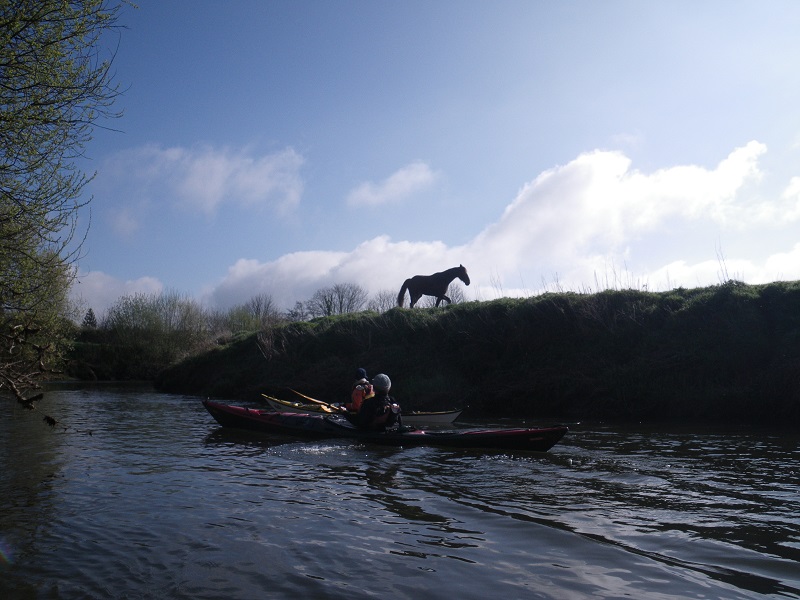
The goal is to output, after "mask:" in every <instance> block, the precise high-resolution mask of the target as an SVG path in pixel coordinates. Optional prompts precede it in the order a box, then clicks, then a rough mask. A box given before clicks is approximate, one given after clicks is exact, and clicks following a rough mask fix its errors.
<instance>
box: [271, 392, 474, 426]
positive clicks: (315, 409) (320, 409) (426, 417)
mask: <svg viewBox="0 0 800 600" xmlns="http://www.w3.org/2000/svg"><path fill="white" fill-rule="evenodd" d="M261 395H262V396H263V397H264V399H265V400H266V401H267V403H268V404H269V405H270V407H271V408H272V409H273V410H276V411H278V412H290V413H304V414H307V415H329V414H339V413H340V411H338V410H337V409H336V408H332V407H331V405H330V404H328V403H322V402H321V401H320V404H310V403H306V402H292V401H291V400H281V399H280V398H273V397H272V396H267V395H266V394H261ZM461 412H462V411H460V410H447V411H431V412H426V411H412V412H404V413H402V417H403V424H404V425H416V426H419V425H449V424H450V423H452V422H453V421H455V420H456V419H457V418H458V417H459V415H461Z"/></svg>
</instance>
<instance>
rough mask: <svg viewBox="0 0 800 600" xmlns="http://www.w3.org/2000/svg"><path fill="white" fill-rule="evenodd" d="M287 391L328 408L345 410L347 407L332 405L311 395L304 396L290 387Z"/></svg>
mask: <svg viewBox="0 0 800 600" xmlns="http://www.w3.org/2000/svg"><path fill="white" fill-rule="evenodd" d="M289 391H292V392H294V393H295V394H297V395H298V396H300V397H301V398H305V399H306V400H310V401H311V402H315V403H317V404H321V405H322V406H327V407H328V408H332V409H334V410H338V411H339V412H347V409H346V408H344V407H342V406H334V405H333V404H331V403H330V402H325V401H323V400H317V399H316V398H312V397H311V396H306V395H305V394H301V393H300V392H298V391H297V390H293V389H292V388H289Z"/></svg>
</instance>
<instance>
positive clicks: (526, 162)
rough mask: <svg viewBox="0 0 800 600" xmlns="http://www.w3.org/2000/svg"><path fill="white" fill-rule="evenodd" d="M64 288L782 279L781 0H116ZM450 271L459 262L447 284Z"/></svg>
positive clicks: (796, 42)
mask: <svg viewBox="0 0 800 600" xmlns="http://www.w3.org/2000/svg"><path fill="white" fill-rule="evenodd" d="M118 24H119V25H120V26H121V27H120V28H119V29H116V30H114V31H112V32H109V35H108V36H106V38H105V40H104V43H105V44H106V46H107V48H108V49H109V51H111V50H113V51H114V52H115V58H114V72H115V80H116V82H118V83H119V84H120V87H121V89H122V90H123V92H124V93H123V94H122V95H121V97H120V98H119V99H118V101H117V103H116V105H115V108H116V109H119V110H121V111H123V116H122V117H121V118H119V119H115V120H113V121H104V122H102V123H101V124H100V125H101V126H100V127H97V128H96V129H95V131H94V139H93V140H92V141H91V143H90V144H89V145H88V146H87V148H86V151H85V154H86V159H85V165H82V167H83V168H85V169H86V170H87V171H88V172H90V173H94V172H96V176H95V179H94V180H93V181H92V182H91V184H90V185H89V186H88V187H87V189H86V190H85V193H86V197H87V198H89V197H91V202H90V205H89V207H90V209H87V210H84V211H83V212H82V213H81V216H80V225H81V226H82V227H83V230H84V231H85V232H86V239H85V242H84V246H83V251H82V257H81V259H80V260H79V262H78V265H77V266H78V282H77V283H76V284H75V286H74V288H73V297H74V298H75V299H76V301H78V302H79V303H80V304H81V306H84V307H86V308H92V309H93V310H94V312H95V313H96V314H97V315H98V317H100V316H101V315H103V314H105V312H106V311H107V309H108V308H109V307H110V306H112V305H113V304H114V303H115V302H116V301H118V300H119V299H120V298H121V297H123V296H127V295H132V294H137V293H144V294H158V293H160V292H165V291H170V292H178V293H180V294H181V295H184V296H186V297H190V298H194V299H196V300H197V301H199V302H201V303H202V304H203V305H204V306H207V307H208V308H210V309H214V310H217V309H218V310H226V309H228V308H230V307H233V306H236V305H240V304H244V303H246V302H247V301H248V300H249V299H250V298H252V297H253V296H256V295H261V294H268V295H270V296H271V297H272V298H273V301H274V302H275V303H276V305H277V306H278V307H280V308H284V309H289V308H292V307H293V306H294V305H295V303H296V302H298V301H305V300H307V299H309V298H310V297H311V296H312V295H313V293H314V292H315V291H316V290H318V289H321V288H326V287H330V286H332V285H334V284H337V283H354V284H357V285H359V286H361V287H362V288H364V289H365V290H366V291H367V292H368V293H369V294H377V293H379V292H385V291H391V292H393V293H396V292H397V291H399V289H400V286H401V285H402V283H403V281H404V280H405V279H406V278H408V277H411V276H412V275H417V274H430V273H434V272H438V271H443V270H445V269H448V268H450V267H454V266H458V265H459V264H463V265H464V266H465V267H466V268H467V269H468V271H469V274H470V278H471V285H470V286H469V287H464V286H463V285H462V291H463V292H464V297H465V298H466V299H467V300H482V301H485V300H491V299H494V298H497V297H500V296H523V297H524V296H532V295H536V294H540V293H543V292H547V291H565V290H572V291H578V292H592V291H597V290H600V289H605V288H613V289H622V288H634V289H640V290H643V289H648V290H651V291H666V290H670V289H673V288H676V287H686V288H693V287H700V286H707V285H716V284H719V283H722V282H724V281H726V280H728V279H736V280H739V281H744V282H746V283H753V284H755V283H766V282H771V281H781V280H798V279H800V235H799V234H800V228H799V227H798V225H799V224H800V223H799V221H800V108H799V107H800V63H798V60H797V57H798V56H800V35H798V34H797V32H798V31H800V3H798V2H796V1H795V0H786V1H780V0H766V1H764V2H752V1H747V2H744V1H738V0H720V1H716V0H708V1H696V0H691V1H687V0H672V1H670V2H641V1H623V0H607V1H604V2H597V1H594V0H564V1H555V0H552V1H543V0H521V1H516V0H496V1H492V2H486V1H485V0H449V1H448V0H437V1H433V2H431V1H430V0H423V1H418V0H404V1H402V2H393V1H389V0H369V1H368V0H358V1H356V0H337V1H328V0H319V1H312V0H296V1H291V2H290V1H288V0H230V1H228V2H218V1H211V0H191V1H190V0H137V1H136V6H132V5H129V4H125V5H123V7H122V10H121V12H120V16H119V23H118ZM459 285H461V284H460V283H459Z"/></svg>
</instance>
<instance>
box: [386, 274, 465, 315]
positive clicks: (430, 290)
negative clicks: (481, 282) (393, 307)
mask: <svg viewBox="0 0 800 600" xmlns="http://www.w3.org/2000/svg"><path fill="white" fill-rule="evenodd" d="M456 277H458V278H459V279H460V280H461V281H463V282H464V283H465V284H466V285H469V275H468V274H467V270H466V269H465V268H464V265H458V266H457V267H453V268H452V269H447V270H446V271H442V272H441V273H434V274H433V275H414V277H410V278H408V279H406V280H405V281H404V282H403V287H401V288H400V293H399V294H397V306H403V300H404V298H405V294H406V290H408V294H409V295H410V296H411V307H412V308H413V307H414V305H415V304H416V303H417V300H419V299H420V298H421V297H422V296H435V297H436V306H439V303H440V302H441V301H442V300H447V303H448V304H450V303H451V302H452V300H450V298H448V297H447V296H446V295H445V294H447V287H448V286H449V285H450V282H451V281H453V279H455V278H456Z"/></svg>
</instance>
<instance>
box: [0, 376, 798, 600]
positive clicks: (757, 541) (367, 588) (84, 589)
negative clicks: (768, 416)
mask: <svg viewBox="0 0 800 600" xmlns="http://www.w3.org/2000/svg"><path fill="white" fill-rule="evenodd" d="M40 410H41V412H42V413H46V414H50V415H52V416H54V417H56V418H57V419H59V421H60V422H61V424H60V425H58V426H56V427H55V428H53V429H51V428H50V427H48V426H47V425H46V424H44V423H43V422H42V419H41V416H42V415H41V414H38V413H35V412H34V413H32V412H30V411H26V410H24V409H23V408H21V407H19V406H17V405H16V403H14V402H11V401H5V400H3V401H2V402H0V451H1V452H2V454H1V455H0V468H1V469H2V470H1V471H0V498H1V499H2V511H1V512H0V598H3V599H9V600H16V599H28V598H48V599H65V598H70V599H71V598H76V599H78V598H80V599H85V598H98V599H105V598H159V599H160V598H186V599H193V600H196V599H202V598H209V599H223V598H224V599H248V600H249V599H255V598H269V599H282V598H286V599H290V598H291V599H295V598H315V599H324V598H330V599H338V598H342V599H348V600H352V599H360V598H382V599H387V598H392V599H413V600H419V599H420V598H425V599H438V598H442V599H445V598H446V599H453V598H458V599H459V600H469V599H476V600H483V599H485V598H504V599H509V600H510V599H516V598H520V599H527V598H532V599H535V598H547V599H550V598H564V599H570V600H571V599H581V598H635V599H640V598H648V599H658V598H706V599H708V598H725V599H737V598H758V597H775V598H800V448H798V442H800V436H799V435H798V434H797V433H785V432H784V433H773V432H770V431H748V430H745V429H741V430H738V431H732V430H718V429H715V430H709V429H707V428H702V427H699V426H695V427H663V426H661V427H655V426H645V425H626V426H621V425H614V424H609V423H572V424H569V425H570V427H571V429H570V432H569V433H568V434H567V436H566V437H565V438H564V440H563V441H562V442H561V443H560V444H558V445H557V446H555V447H554V448H553V449H552V450H551V451H550V452H548V453H546V454H535V453H512V454H509V453H502V452H478V451H455V450H446V449H437V448H412V449H394V448H382V447H372V446H365V445H359V444H356V443H353V442H349V441H343V440H334V441H322V442H312V443H308V442H301V441H296V440H293V439H290V438H275V437H268V436H264V435H259V434H253V433H245V432H235V431H227V430H223V429H221V428H220V427H218V426H217V424H216V423H215V422H214V421H213V420H212V419H211V417H210V416H209V415H208V413H207V412H206V411H205V409H204V408H203V407H202V405H201V403H200V399H199V398H195V397H188V396H179V395H167V394H160V393H156V392H153V391H151V390H146V389H137V388H117V387H111V386H96V387H87V388H76V389H61V390H56V391H51V392H48V393H47V394H46V395H45V399H44V400H43V401H42V402H41V403H40ZM472 425H475V423H472Z"/></svg>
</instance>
